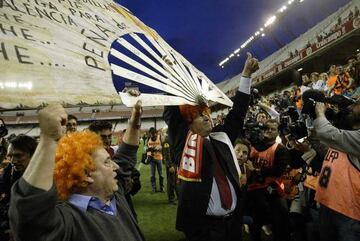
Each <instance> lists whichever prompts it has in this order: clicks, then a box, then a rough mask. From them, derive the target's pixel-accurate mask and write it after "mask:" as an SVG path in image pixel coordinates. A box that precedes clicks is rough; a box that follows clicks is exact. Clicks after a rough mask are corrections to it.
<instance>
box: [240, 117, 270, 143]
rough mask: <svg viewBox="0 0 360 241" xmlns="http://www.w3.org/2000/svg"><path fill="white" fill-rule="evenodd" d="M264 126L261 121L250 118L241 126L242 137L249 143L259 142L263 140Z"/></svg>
mask: <svg viewBox="0 0 360 241" xmlns="http://www.w3.org/2000/svg"><path fill="white" fill-rule="evenodd" d="M264 128H265V127H264V124H263V123H261V122H257V121H256V120H255V119H250V120H248V121H247V122H246V123H245V124H244V127H243V133H244V137H245V138H246V139H247V140H249V141H250V143H251V145H254V144H256V143H260V142H261V141H263V140H264Z"/></svg>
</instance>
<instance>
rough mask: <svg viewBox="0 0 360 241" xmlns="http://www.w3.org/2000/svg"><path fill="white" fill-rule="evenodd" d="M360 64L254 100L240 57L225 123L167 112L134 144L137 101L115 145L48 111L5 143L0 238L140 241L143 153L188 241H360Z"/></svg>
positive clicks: (206, 113)
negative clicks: (137, 201) (31, 132)
mask: <svg viewBox="0 0 360 241" xmlns="http://www.w3.org/2000/svg"><path fill="white" fill-rule="evenodd" d="M359 63H360V54H357V57H356V58H350V59H349V62H348V65H346V66H337V65H332V66H331V67H330V69H329V73H325V72H323V73H321V74H319V73H316V72H314V73H311V74H310V76H308V75H306V74H304V75H303V77H302V79H303V81H302V85H301V86H299V87H296V88H294V89H293V90H292V91H284V92H283V93H282V95H278V96H273V97H267V98H263V99H262V100H261V101H260V102H257V101H255V100H254V99H256V98H254V96H253V92H252V91H251V75H252V74H253V73H254V72H255V71H256V70H257V69H258V61H257V59H255V58H253V57H252V56H251V54H248V58H247V60H246V63H245V66H244V69H243V71H242V74H241V78H240V80H239V87H238V91H237V93H236V95H235V97H234V99H233V103H234V105H233V107H232V109H231V110H230V111H229V113H228V114H227V115H226V116H219V117H218V118H217V120H216V123H214V122H213V120H212V118H211V110H210V108H209V106H207V104H206V103H198V105H196V106H191V105H182V106H171V107H165V109H164V114H163V118H164V120H165V122H166V124H167V130H162V131H160V130H159V131H158V130H156V129H155V128H151V129H150V130H149V131H148V132H147V136H146V137H144V138H142V137H141V136H140V129H141V114H142V108H141V102H140V101H139V102H138V103H137V104H136V105H135V107H134V108H133V109H132V114H131V117H130V119H129V122H128V126H127V128H126V130H124V133H123V138H122V141H121V143H120V144H119V145H118V146H116V147H114V146H112V145H111V144H112V143H111V136H112V128H113V127H112V124H111V123H110V122H107V121H95V122H93V123H91V124H90V125H89V127H88V128H87V129H86V130H82V131H78V130H77V128H76V127H77V121H78V120H77V118H76V117H75V116H73V115H67V114H66V112H65V109H64V108H63V107H62V106H59V105H55V106H47V107H45V108H44V109H42V110H41V111H39V114H38V115H39V128H40V139H39V141H36V140H35V139H34V138H32V137H30V136H26V135H18V136H16V137H12V138H10V139H8V140H7V141H5V136H6V135H7V134H8V133H6V134H5V135H4V136H2V139H1V143H2V144H1V150H2V153H1V154H2V155H1V156H2V157H3V158H4V159H5V160H7V161H2V164H1V165H2V166H1V175H0V194H1V196H0V205H1V206H0V211H1V213H0V215H1V227H0V239H1V240H31V241H33V240H34V241H35V240H36V241H38V240H94V241H102V240H124V241H125V240H126V241H132V240H146V235H145V236H144V234H143V233H142V231H141V229H140V226H139V224H138V221H137V213H136V206H134V205H133V202H132V196H134V195H135V194H137V193H139V192H141V191H142V190H141V183H140V173H139V171H138V170H137V169H136V163H137V152H138V151H139V143H141V145H140V146H142V147H143V148H144V150H140V152H141V153H144V155H143V158H142V162H143V163H144V164H148V165H149V166H150V172H151V175H150V180H149V182H150V183H151V192H152V193H154V195H156V194H155V193H161V192H165V191H166V193H167V195H168V202H169V204H176V205H177V215H176V229H177V230H180V231H182V232H183V233H184V235H185V237H186V240H189V241H205V240H206V241H220V240H221V241H240V240H243V236H244V232H248V233H249V235H250V237H251V240H253V241H259V240H262V238H263V236H264V233H265V235H269V237H271V238H272V240H276V241H312V240H321V241H329V240H339V241H340V240H341V241H353V240H354V241H355V240H360V198H359V196H360V162H359V156H360V152H359V150H360V141H359V140H360V138H359V137H360V132H359V130H360V101H359V100H358V99H357V100H356V98H354V97H356V96H357V93H358V92H359V90H358V81H359ZM309 90H310V92H309ZM311 91H313V92H311ZM129 93H130V94H131V95H134V96H137V95H140V94H141V93H139V92H138V91H135V90H130V91H129ZM309 93H310V94H309ZM306 96H307V97H306ZM309 96H310V97H309ZM319 96H320V97H319ZM339 98H340V101H336V100H339ZM333 99H334V100H335V101H334V102H332V101H331V100H333ZM305 109H306V110H307V111H304V110H305ZM329 113H331V114H329ZM339 118H340V119H341V121H336V120H338V119H339ZM344 123H346V124H347V125H340V124H344ZM0 133H5V132H3V131H1V132H0ZM139 140H140V142H139ZM140 149H142V148H140ZM4 152H6V154H4ZM163 166H164V167H165V170H166V184H167V185H166V187H165V178H164V175H163ZM156 173H157V174H156ZM156 176H158V182H157V178H156ZM174 228H175V227H174ZM169 241H171V240H169Z"/></svg>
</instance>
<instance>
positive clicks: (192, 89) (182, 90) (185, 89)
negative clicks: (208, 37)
mask: <svg viewBox="0 0 360 241" xmlns="http://www.w3.org/2000/svg"><path fill="white" fill-rule="evenodd" d="M110 55H111V56H112V57H113V58H112V57H110V58H109V59H110V60H109V61H110V65H111V70H112V71H113V75H115V77H116V76H117V77H120V80H118V79H117V78H115V77H114V78H113V81H114V85H115V86H117V83H116V82H117V81H124V79H127V80H130V81H134V82H137V83H139V84H142V85H146V86H149V87H152V88H155V89H158V90H160V91H163V92H165V93H167V95H162V94H141V95H140V96H139V97H136V98H135V97H131V96H129V95H128V94H127V93H122V92H120V91H121V88H122V87H123V85H120V86H121V87H120V88H117V90H118V91H119V95H120V97H121V100H122V102H123V103H124V104H125V105H127V106H132V105H134V104H135V103H136V101H137V100H138V99H141V100H142V104H143V106H156V105H182V104H190V105H197V104H199V103H203V102H205V103H207V102H208V101H214V102H218V103H221V104H224V105H227V106H232V101H231V100H230V99H229V98H228V97H227V96H226V95H225V94H224V93H223V92H222V91H221V90H220V89H218V88H217V86H216V85H215V84H213V83H212V82H211V81H210V80H209V79H208V78H207V77H206V76H205V75H204V74H203V73H201V72H199V71H198V70H197V69H195V68H194V67H193V66H192V65H191V64H190V63H189V62H188V61H187V60H186V59H185V58H184V57H183V56H181V55H180V54H179V53H177V52H176V51H175V50H173V49H172V48H171V47H170V46H169V45H168V44H167V43H166V42H165V41H163V40H162V39H161V38H157V39H155V38H153V37H152V36H150V35H148V34H146V33H145V34H137V33H129V34H126V35H123V36H121V37H120V38H118V39H117V40H116V43H114V44H113V46H112V48H111V51H110Z"/></svg>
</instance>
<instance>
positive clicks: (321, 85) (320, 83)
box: [312, 73, 328, 91]
mask: <svg viewBox="0 0 360 241" xmlns="http://www.w3.org/2000/svg"><path fill="white" fill-rule="evenodd" d="M327 79H328V75H327V73H321V74H320V75H319V78H318V80H317V81H316V82H315V83H314V84H313V86H312V88H313V89H314V90H321V91H326V90H327V87H326V80H327Z"/></svg>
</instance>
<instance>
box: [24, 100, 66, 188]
mask: <svg viewBox="0 0 360 241" xmlns="http://www.w3.org/2000/svg"><path fill="white" fill-rule="evenodd" d="M66 120H67V114H66V112H65V110H64V108H63V107H62V106H61V105H53V106H48V107H46V108H44V109H42V110H40V111H39V125H40V142H39V144H38V146H37V148H36V151H35V153H34V155H33V156H32V158H31V160H30V163H29V165H28V167H27V168H26V170H25V173H24V175H23V178H24V180H25V181H26V182H27V183H28V184H30V185H31V186H33V187H36V188H39V189H42V190H45V191H48V190H50V189H51V187H52V186H53V178H54V177H53V175H54V166H55V152H56V146H57V141H58V140H59V139H60V138H61V136H62V135H63V133H64V126H65V124H66Z"/></svg>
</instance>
